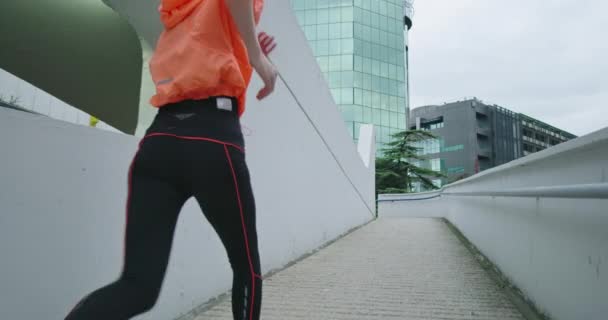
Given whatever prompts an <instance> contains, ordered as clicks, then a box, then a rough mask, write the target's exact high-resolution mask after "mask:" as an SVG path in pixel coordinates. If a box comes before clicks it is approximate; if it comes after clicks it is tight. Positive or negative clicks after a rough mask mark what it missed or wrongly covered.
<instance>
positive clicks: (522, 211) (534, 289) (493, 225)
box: [378, 128, 608, 320]
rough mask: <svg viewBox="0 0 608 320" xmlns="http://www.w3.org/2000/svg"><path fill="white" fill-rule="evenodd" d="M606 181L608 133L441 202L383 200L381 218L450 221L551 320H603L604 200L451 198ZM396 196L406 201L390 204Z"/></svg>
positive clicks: (607, 229) (606, 309)
mask: <svg viewBox="0 0 608 320" xmlns="http://www.w3.org/2000/svg"><path fill="white" fill-rule="evenodd" d="M606 183H608V128H607V129H603V130H601V131H598V132H595V133H593V134H590V135H587V136H584V137H581V138H579V139H576V140H572V141H569V142H567V143H564V144H561V145H558V146H556V147H553V148H550V149H547V150H544V151H542V152H539V153H535V154H533V155H530V156H528V157H525V158H522V159H519V160H516V161H513V162H511V163H509V164H506V165H503V166H500V167H497V168H494V169H492V170H488V171H485V172H483V173H481V174H479V175H477V176H474V177H472V178H469V179H467V180H463V181H460V182H457V183H455V184H452V185H449V186H446V187H445V188H444V190H442V192H441V197H440V198H435V199H432V200H422V201H407V200H411V199H408V197H407V196H392V197H388V196H382V197H380V200H381V201H380V203H379V208H378V210H379V215H380V216H385V215H396V214H397V215H398V213H399V212H398V211H401V212H402V213H403V214H404V215H406V216H407V215H411V213H412V212H414V211H416V212H417V214H416V216H428V217H430V216H443V217H446V218H447V219H448V220H449V221H450V222H452V223H453V224H454V225H455V226H456V227H457V228H458V229H459V230H460V231H461V232H462V233H463V234H464V235H465V236H466V237H467V238H468V239H469V240H470V241H471V242H472V243H473V244H475V246H477V247H478V248H479V249H480V250H481V251H482V252H483V253H484V254H485V255H486V256H488V257H489V258H490V260H492V262H493V263H494V264H495V265H497V266H498V267H499V268H500V269H501V271H502V272H503V273H504V274H506V275H507V276H508V277H509V278H510V279H511V281H512V282H513V283H514V284H515V285H517V286H518V287H519V288H521V289H522V290H523V292H524V294H525V295H526V296H527V297H529V298H530V299H531V300H532V301H533V302H534V303H535V304H536V305H537V306H538V307H539V308H540V309H541V310H542V311H543V312H545V313H547V314H548V315H550V316H551V317H552V318H553V319H556V320H569V319H572V320H578V319H590V320H603V319H606V315H607V314H608V303H607V301H608V210H607V209H606V208H608V199H606V197H605V196H604V198H598V199H567V198H545V197H542V198H523V197H486V196H478V197H474V196H457V195H450V194H451V193H452V194H453V193H462V192H476V191H495V190H510V189H517V188H524V187H525V188H527V187H543V186H553V187H559V186H571V185H579V184H604V186H605V184H606ZM399 197H400V198H402V199H403V200H406V201H391V198H392V200H396V199H395V198H399ZM397 207H399V208H397ZM385 213H386V214H385Z"/></svg>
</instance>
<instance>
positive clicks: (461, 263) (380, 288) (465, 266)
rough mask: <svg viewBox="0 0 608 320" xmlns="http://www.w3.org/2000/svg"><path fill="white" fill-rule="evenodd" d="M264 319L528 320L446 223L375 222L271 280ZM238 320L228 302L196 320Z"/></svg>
mask: <svg viewBox="0 0 608 320" xmlns="http://www.w3.org/2000/svg"><path fill="white" fill-rule="evenodd" d="M262 304H263V307H262V319H263V320H292V319H294V320H295V319H311V320H343V319H344V320H347V319H348V320H356V319H366V320H367V319H417V320H423V319H443V320H451V319H459V320H462V319H523V317H522V316H521V314H520V313H519V311H518V310H517V309H516V308H515V307H514V306H513V305H512V304H511V302H510V301H509V300H508V299H507V298H506V296H505V295H504V294H503V293H502V291H501V290H500V289H499V288H498V287H497V285H496V284H495V283H494V282H493V281H492V280H491V279H490V278H489V277H488V275H487V274H486V272H485V271H484V270H483V269H482V268H481V266H480V265H479V264H478V263H477V261H476V260H475V259H474V257H473V256H472V255H471V253H470V252H469V251H468V250H467V249H466V248H465V247H464V246H463V245H462V243H461V242H460V240H459V239H458V238H457V237H456V236H455V235H454V234H453V233H452V232H451V231H450V229H449V228H448V227H447V226H446V225H445V224H444V222H443V221H442V220H434V219H401V218H384V219H379V220H377V221H374V222H372V223H371V224H369V225H367V226H365V227H363V228H362V229H359V230H358V231H356V232H354V233H352V234H350V235H348V236H346V237H344V238H343V239H341V240H339V241H337V242H336V243H334V244H332V245H331V246H329V247H327V248H325V249H323V250H321V251H319V252H318V253H316V254H314V255H312V256H311V257H309V258H307V259H305V260H303V261H301V262H299V263H297V264H295V265H294V266H292V267H290V268H288V269H286V270H284V271H282V272H279V273H277V274H275V275H274V276H272V277H270V278H268V279H266V280H265V282H264V298H263V302H262ZM220 319H221V320H232V317H231V311H230V301H229V298H228V299H226V300H225V301H222V302H221V303H219V304H218V305H216V306H215V307H213V308H211V309H209V310H208V311H206V312H204V313H203V314H201V315H199V316H198V317H197V318H196V320H220Z"/></svg>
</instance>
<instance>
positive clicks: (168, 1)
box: [158, 0, 204, 29]
mask: <svg viewBox="0 0 608 320" xmlns="http://www.w3.org/2000/svg"><path fill="white" fill-rule="evenodd" d="M203 1H204V0H162V2H161V3H160V6H159V7H158V11H159V12H160V20H161V21H162V22H163V24H164V25H165V28H167V29H171V28H173V27H175V26H176V25H177V24H179V23H180V22H182V21H183V20H184V19H186V18H187V17H188V16H189V15H190V14H192V12H193V11H194V9H196V8H197V7H198V5H199V4H200V3H201V2H203Z"/></svg>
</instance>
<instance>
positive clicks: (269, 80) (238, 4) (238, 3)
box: [225, 0, 277, 100]
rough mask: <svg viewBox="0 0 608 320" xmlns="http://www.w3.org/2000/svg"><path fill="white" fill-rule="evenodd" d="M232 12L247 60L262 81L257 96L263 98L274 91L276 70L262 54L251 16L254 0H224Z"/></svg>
mask: <svg viewBox="0 0 608 320" xmlns="http://www.w3.org/2000/svg"><path fill="white" fill-rule="evenodd" d="M225 1H226V4H227V6H228V9H229V10H230V14H232V18H233V19H234V21H235V23H236V25H237V27H238V29H239V32H240V34H241V38H243V41H244V42H245V46H246V47H247V54H248V55H249V62H250V63H251V66H252V67H253V68H254V69H255V71H256V72H257V73H258V75H260V77H261V78H262V80H263V81H264V88H262V90H260V91H259V92H258V95H257V98H258V99H260V100H261V99H264V98H265V97H266V96H268V95H269V94H271V93H272V91H274V85H275V82H276V79H277V71H276V69H275V67H274V66H273V65H272V63H270V61H269V60H268V58H266V56H265V55H264V54H263V52H262V49H261V47H260V44H259V42H258V37H257V36H256V32H255V20H254V17H253V1H254V0H225Z"/></svg>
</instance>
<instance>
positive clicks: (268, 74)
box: [251, 55, 278, 100]
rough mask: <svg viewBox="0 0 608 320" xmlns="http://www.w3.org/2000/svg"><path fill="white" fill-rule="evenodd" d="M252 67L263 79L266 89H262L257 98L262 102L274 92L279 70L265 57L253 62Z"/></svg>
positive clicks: (262, 56) (261, 56)
mask: <svg viewBox="0 0 608 320" xmlns="http://www.w3.org/2000/svg"><path fill="white" fill-rule="evenodd" d="M251 66H252V67H253V68H254V69H255V71H256V72H257V73H258V75H259V76H260V78H262V81H264V88H262V90H260V91H259V92H258V94H257V96H256V97H257V98H258V100H262V99H264V98H266V97H267V96H268V95H270V94H271V93H272V92H273V91H274V85H275V83H276V81H277V75H278V73H277V69H276V68H275V66H274V65H273V64H272V63H271V62H270V61H269V60H268V58H267V57H266V56H265V55H260V56H259V58H258V59H257V60H252V61H251Z"/></svg>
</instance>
